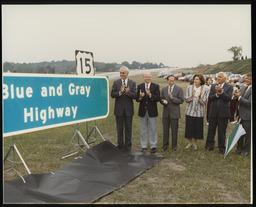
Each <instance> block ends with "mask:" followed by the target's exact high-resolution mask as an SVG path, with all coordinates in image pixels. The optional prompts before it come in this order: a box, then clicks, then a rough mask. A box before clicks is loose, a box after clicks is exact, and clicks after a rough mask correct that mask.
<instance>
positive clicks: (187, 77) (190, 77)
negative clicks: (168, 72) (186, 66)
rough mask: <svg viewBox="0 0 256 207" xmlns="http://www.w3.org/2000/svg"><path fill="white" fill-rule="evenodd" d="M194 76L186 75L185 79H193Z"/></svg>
mask: <svg viewBox="0 0 256 207" xmlns="http://www.w3.org/2000/svg"><path fill="white" fill-rule="evenodd" d="M193 76H194V75H192V74H188V75H185V78H184V81H191V80H192V79H193Z"/></svg>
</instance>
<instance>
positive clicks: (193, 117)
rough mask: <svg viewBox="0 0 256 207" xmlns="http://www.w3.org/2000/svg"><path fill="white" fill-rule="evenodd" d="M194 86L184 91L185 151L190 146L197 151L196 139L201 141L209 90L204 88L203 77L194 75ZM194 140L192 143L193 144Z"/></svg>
mask: <svg viewBox="0 0 256 207" xmlns="http://www.w3.org/2000/svg"><path fill="white" fill-rule="evenodd" d="M193 80H194V84H193V85H189V86H188V88H187V90H186V95H185V101H186V103H187V106H186V112H185V114H186V127H185V138H187V139H188V140H189V143H188V145H187V146H186V149H188V148H190V147H191V146H193V147H194V149H195V150H196V149H197V139H203V138H204V136H203V128H204V122H203V120H204V106H205V104H206V102H207V97H208V94H209V88H208V87H206V86H204V84H205V80H204V77H203V75H201V74H196V75H194V77H193ZM193 139H194V142H193Z"/></svg>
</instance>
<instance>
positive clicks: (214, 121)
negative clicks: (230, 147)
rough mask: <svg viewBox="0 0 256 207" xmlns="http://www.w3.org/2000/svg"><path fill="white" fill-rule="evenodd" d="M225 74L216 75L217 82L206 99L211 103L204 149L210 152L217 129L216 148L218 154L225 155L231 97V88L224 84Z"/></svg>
mask: <svg viewBox="0 0 256 207" xmlns="http://www.w3.org/2000/svg"><path fill="white" fill-rule="evenodd" d="M226 78H227V76H226V73H224V72H219V73H218V74H217V82H218V83H216V84H213V85H212V86H211V89H210V93H209V97H208V99H209V100H210V101H211V106H210V111H209V126H208V134H207V140H206V146H205V147H206V149H207V150H209V151H212V150H213V149H214V144H215V140H214V137H215V133H216V128H217V127H218V148H219V152H220V153H222V154H224V153H225V140H226V129H227V125H228V119H229V118H230V107H229V102H230V100H231V98H232V95H233V86H232V85H230V84H228V83H226V82H225V81H226Z"/></svg>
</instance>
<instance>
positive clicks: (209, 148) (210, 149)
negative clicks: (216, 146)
mask: <svg viewBox="0 0 256 207" xmlns="http://www.w3.org/2000/svg"><path fill="white" fill-rule="evenodd" d="M205 148H206V150H208V151H213V147H205Z"/></svg>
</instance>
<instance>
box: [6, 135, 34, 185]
mask: <svg viewBox="0 0 256 207" xmlns="http://www.w3.org/2000/svg"><path fill="white" fill-rule="evenodd" d="M11 152H12V156H13V157H12V160H9V159H8V156H9V155H10V153H11ZM15 152H16V153H17V154H18V156H19V158H20V160H21V162H16V161H15ZM6 161H9V162H11V163H12V164H11V166H8V167H6V168H4V172H6V171H8V170H11V169H12V170H14V171H15V172H17V173H18V175H19V176H20V177H22V174H21V173H20V172H18V171H17V170H15V169H14V166H15V165H16V164H21V163H22V164H23V165H24V166H25V168H26V170H27V172H28V174H31V172H30V170H29V168H28V166H27V165H26V163H25V161H24V159H23V158H22V156H21V154H20V152H19V150H18V148H17V147H16V145H15V143H14V136H12V145H11V146H10V148H9V150H8V152H7V154H6V156H5V158H4V163H5V162H6ZM22 179H23V177H22ZM23 181H24V179H23Z"/></svg>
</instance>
